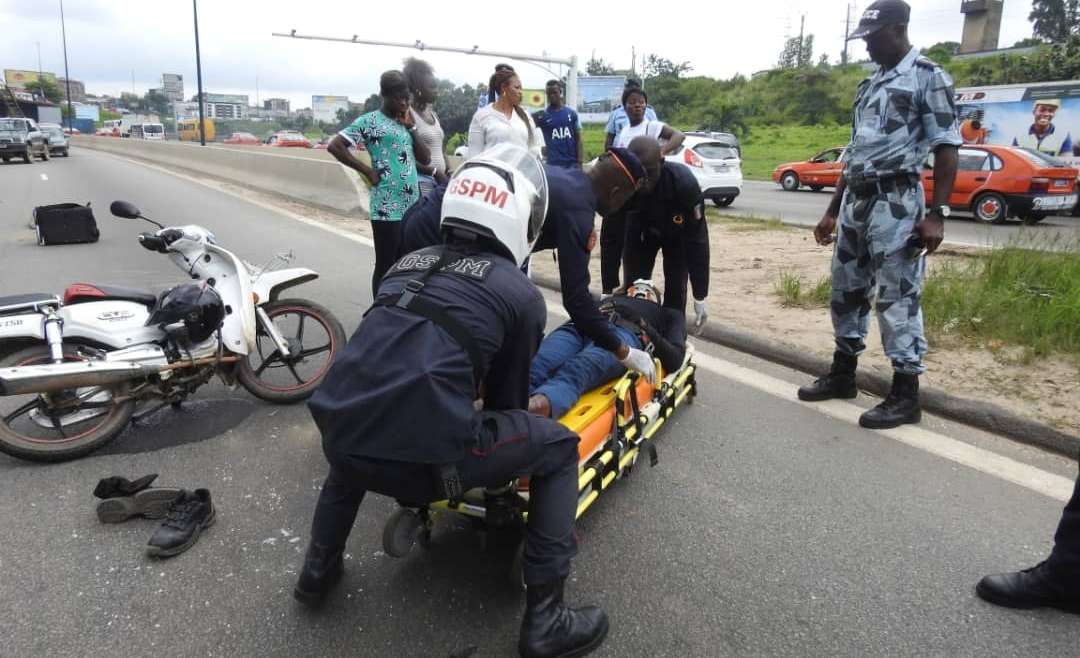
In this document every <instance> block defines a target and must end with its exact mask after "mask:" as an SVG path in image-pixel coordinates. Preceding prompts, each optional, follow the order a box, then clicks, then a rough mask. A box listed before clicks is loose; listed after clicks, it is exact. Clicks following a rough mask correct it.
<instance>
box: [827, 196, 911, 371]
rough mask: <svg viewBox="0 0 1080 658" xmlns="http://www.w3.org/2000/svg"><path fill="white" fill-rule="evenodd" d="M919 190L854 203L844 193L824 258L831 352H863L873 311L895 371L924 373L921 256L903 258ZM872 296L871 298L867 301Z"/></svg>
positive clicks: (856, 353) (906, 255) (907, 254)
mask: <svg viewBox="0 0 1080 658" xmlns="http://www.w3.org/2000/svg"><path fill="white" fill-rule="evenodd" d="M923 199H924V197H923V189H922V185H918V186H916V187H912V188H909V189H908V190H907V191H905V192H900V191H895V190H894V191H892V192H889V193H888V194H879V195H877V196H875V197H869V198H862V199H855V197H854V196H853V195H852V194H851V193H850V191H849V192H847V193H845V195H844V201H843V204H842V205H841V210H840V230H839V232H838V235H837V240H836V248H835V250H834V251H833V259H832V299H831V304H830V307H831V311H832V323H833V333H834V335H835V336H836V349H837V350H838V351H840V352H842V353H845V354H852V355H858V354H861V353H862V352H863V351H864V350H865V349H866V343H865V341H866V335H867V333H868V332H869V330H870V309H871V306H872V305H873V306H874V310H875V311H876V312H877V318H878V325H879V327H880V329H881V342H882V344H883V346H884V348H885V355H886V356H888V357H889V359H890V360H891V361H892V365H893V369H894V370H895V371H896V372H900V373H904V374H911V375H918V374H922V373H923V372H924V371H925V370H926V368H925V367H924V366H923V363H922V358H923V355H925V354H926V348H927V345H926V338H925V337H924V335H923V315H922V308H921V305H920V303H919V302H920V299H921V296H922V280H923V275H924V273H925V268H926V257H925V256H923V255H920V254H912V253H910V251H909V249H908V246H907V240H908V236H909V235H911V231H912V228H913V227H914V226H915V224H916V223H917V222H919V221H921V220H922V218H923V214H924V212H925V206H924V201H923ZM875 298H876V301H875Z"/></svg>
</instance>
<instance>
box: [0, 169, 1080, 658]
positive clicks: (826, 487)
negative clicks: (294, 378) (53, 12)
mask: <svg viewBox="0 0 1080 658" xmlns="http://www.w3.org/2000/svg"><path fill="white" fill-rule="evenodd" d="M42 175H44V176H46V177H47V179H48V180H44V179H43V178H42ZM117 198H123V199H127V200H129V201H132V202H134V203H136V204H137V205H139V206H140V207H141V208H142V209H143V211H144V212H145V213H146V214H147V215H149V216H151V217H153V218H155V219H157V220H159V221H161V222H163V223H166V224H169V223H173V224H180V223H200V224H203V225H205V226H207V227H209V228H211V229H212V230H213V231H214V232H215V233H216V234H217V237H218V239H219V242H220V243H221V244H223V245H225V246H227V247H229V248H231V249H234V250H235V251H237V252H238V253H239V254H240V255H241V256H243V257H245V258H247V259H249V260H252V261H254V262H259V261H260V260H261V259H264V258H265V257H268V256H269V255H271V254H273V253H275V252H277V251H280V250H283V249H290V248H291V249H293V250H294V252H295V254H296V255H297V259H298V260H297V264H299V265H306V266H311V267H314V268H315V269H317V270H319V271H320V272H321V273H322V275H323V276H322V278H321V279H319V280H318V281H317V282H314V283H313V284H309V285H308V286H305V287H303V288H300V289H299V290H298V291H296V292H297V293H298V294H301V295H303V296H309V297H311V298H313V299H315V300H317V301H319V302H320V303H322V304H325V305H327V306H328V307H330V308H331V309H332V310H333V311H334V312H335V313H336V314H338V316H339V317H340V318H341V319H342V320H343V321H344V323H345V324H346V327H347V329H348V330H350V331H351V330H352V329H353V328H354V327H355V326H356V324H357V322H358V321H359V318H360V314H361V312H362V310H363V308H364V307H365V306H366V304H367V303H369V302H370V299H369V296H368V292H367V287H368V286H367V281H368V277H369V275H370V267H371V262H372V254H371V251H370V249H368V248H367V247H365V246H362V245H360V244H358V243H356V242H354V241H350V240H348V239H346V238H344V237H342V236H341V235H339V234H336V233H333V232H328V231H323V230H321V229H319V228H315V227H312V226H310V225H307V224H302V223H299V222H297V221H294V220H293V219H291V218H289V217H287V216H285V215H282V214H279V213H276V212H272V211H268V210H266V209H264V208H261V207H257V206H254V205H251V204H250V203H248V202H246V201H243V200H241V199H238V198H235V197H233V196H230V195H227V194H225V193H222V192H218V191H216V190H212V189H209V188H207V187H204V186H201V185H198V184H196V183H193V182H190V181H187V180H182V179H178V178H175V177H172V176H170V175H167V174H164V173H161V172H159V171H156V170H153V169H149V168H146V167H144V166H141V165H138V164H134V163H131V162H128V161H124V160H120V159H117V158H114V157H112V156H108V155H105V154H100V153H92V152H85V151H74V152H73V154H72V157H71V158H70V159H67V160H63V159H58V160H53V161H52V162H50V163H48V164H45V165H39V164H34V165H29V166H27V165H8V166H0V200H2V205H0V295H6V294H14V293H19V292H30V291H60V290H62V289H63V288H64V287H65V286H66V285H67V284H68V283H70V282H72V281H90V282H98V283H119V284H128V285H143V286H146V287H149V288H152V289H156V290H160V289H161V288H163V287H165V286H167V285H169V284H171V283H176V282H180V281H181V280H182V276H181V275H180V273H179V272H178V271H176V270H174V269H172V265H171V264H170V263H169V262H168V261H167V260H166V259H165V258H163V257H161V256H159V255H157V254H152V253H150V252H146V251H143V250H142V249H140V248H139V247H138V246H137V245H136V244H135V241H134V240H135V235H136V234H137V233H138V232H140V231H142V230H143V229H144V225H143V224H141V223H138V222H130V221H123V220H116V219H113V218H110V217H109V216H108V214H107V211H106V208H107V206H108V203H109V202H110V201H112V200H113V199H117ZM60 201H80V202H84V201H91V202H92V203H93V205H94V207H95V208H97V209H98V212H97V215H98V220H99V223H100V225H101V230H102V240H101V242H99V243H98V244H94V245H80V246H70V247H50V248H40V247H37V246H35V245H34V241H33V234H32V232H31V231H28V230H27V229H26V224H27V221H28V220H29V218H30V210H31V208H32V207H33V206H34V205H39V204H45V203H53V202H60ZM549 299H550V298H549ZM549 308H550V309H552V315H551V321H552V324H553V325H554V324H555V323H558V322H561V321H562V316H561V315H559V313H558V310H557V303H549ZM698 347H699V351H700V353H701V358H700V363H701V365H702V371H701V373H700V375H699V382H700V396H699V398H698V401H697V403H696V404H694V405H693V406H690V407H686V408H684V409H681V410H680V411H679V412H678V413H677V414H676V415H675V416H674V418H673V421H672V422H671V423H669V424H668V425H667V426H666V427H665V428H664V429H663V430H662V431H661V435H660V440H659V449H660V463H659V465H658V466H657V467H655V468H651V469H650V468H647V467H645V466H644V465H642V466H639V467H638V468H637V469H636V471H635V472H634V474H633V477H631V478H629V479H628V480H625V481H621V482H619V483H617V485H616V486H615V487H614V488H613V489H612V490H611V492H610V494H609V495H606V496H605V497H604V498H602V499H601V500H600V501H598V503H597V504H596V505H594V506H593V508H592V509H591V510H590V511H589V513H588V514H587V515H586V516H585V517H584V518H583V519H582V520H581V522H580V523H579V525H578V536H579V540H580V553H579V556H578V558H577V560H576V561H575V570H574V573H573V577H572V581H571V582H570V583H569V584H568V597H569V599H570V600H571V601H573V602H596V603H599V604H602V605H603V606H604V607H605V608H606V609H607V611H608V612H609V614H610V615H611V620H612V631H611V635H610V637H609V639H608V641H607V643H606V644H605V645H604V647H603V648H602V650H601V651H599V652H598V653H597V654H596V655H600V656H791V657H804V656H860V657H861V656H943V655H948V656H953V657H959V656H987V655H993V656H1025V657H1026V656H1047V657H1049V656H1075V655H1076V647H1077V646H1080V623H1078V618H1077V617H1075V616H1071V615H1067V614H1064V613H1058V612H1051V611H1033V612H1017V611H1009V610H1003V609H998V608H995V607H993V606H990V605H987V604H984V603H983V602H982V601H980V600H978V599H977V598H976V597H975V596H974V595H973V592H972V587H973V585H974V583H975V581H976V580H977V579H978V578H979V577H980V576H981V575H983V574H984V573H987V572H990V571H1000V570H1012V569H1016V568H1021V567H1026V566H1030V565H1032V564H1034V563H1035V562H1037V561H1039V560H1041V559H1042V558H1043V557H1045V555H1046V554H1047V552H1048V551H1049V548H1050V546H1051V536H1052V532H1053V529H1054V527H1055V525H1056V522H1057V519H1058V517H1059V514H1060V510H1061V507H1062V498H1063V496H1065V495H1066V492H1067V490H1068V489H1069V488H1070V487H1071V481H1072V479H1073V478H1074V477H1075V474H1076V470H1075V469H1076V466H1075V464H1074V463H1071V462H1070V461H1069V460H1066V459H1063V458H1060V457H1056V456H1053V455H1049V454H1047V453H1044V452H1040V451H1038V450H1035V449H1031V448H1028V447H1024V446H1020V445H1018V444H1014V443H1013V442H1011V441H1008V440H1005V439H1001V438H999V437H993V436H989V435H985V434H982V433H979V432H975V431H973V430H970V429H967V428H964V427H961V426H958V425H955V424H952V423H948V422H945V421H942V420H940V419H936V418H929V417H928V418H927V419H926V421H925V422H924V424H923V426H922V427H921V428H920V429H917V430H916V429H912V430H905V431H902V432H893V433H888V434H885V433H872V432H868V431H864V430H861V429H859V428H858V427H857V426H855V425H854V424H853V422H852V418H854V417H855V415H857V413H858V412H859V406H860V405H861V406H863V407H865V406H867V405H869V404H871V402H872V401H871V400H868V399H865V396H862V397H861V398H860V399H859V400H856V401H855V402H856V403H857V405H856V404H851V403H847V402H834V403H829V404H827V405H822V406H817V407H813V406H809V405H804V404H800V403H797V402H795V401H793V398H794V388H795V385H796V384H797V383H798V382H801V381H804V380H805V379H806V378H805V377H803V376H801V375H799V374H797V373H793V372H790V371H787V370H785V369H782V368H778V367H775V366H772V365H769V364H766V363H764V362H760V361H757V360H754V359H750V358H748V357H745V356H743V355H740V354H737V353H733V352H730V351H727V350H723V349H720V348H717V347H715V346H710V345H704V344H699V345H698ZM402 412H403V413H413V412H414V411H412V410H402ZM944 455H948V456H947V457H946V456H944ZM150 472H157V473H161V478H160V483H161V484H163V485H179V486H185V487H196V486H207V487H209V488H210V489H211V490H212V492H213V495H214V501H215V504H216V506H217V513H218V517H217V523H216V524H215V525H214V526H213V527H211V528H210V529H209V530H208V531H207V532H206V533H205V534H204V535H203V537H202V539H201V540H200V541H199V543H198V544H197V545H195V546H194V547H193V548H192V549H191V550H189V551H188V552H187V553H184V554H183V555H180V556H178V557H175V558H172V559H169V560H165V561H156V560H152V559H150V558H148V557H146V556H145V555H144V553H143V545H144V543H145V541H146V539H147V538H148V537H149V535H150V534H151V532H152V531H153V529H154V527H155V524H154V522H152V521H146V520H132V521H129V522H127V523H125V524H121V525H113V526H106V525H101V524H99V523H98V522H97V520H96V517H95V516H94V513H93V509H94V499H93V498H92V497H91V494H90V492H91V491H92V489H93V487H94V485H95V483H96V482H97V480H98V479H99V478H102V477H106V476H109V475H125V476H128V477H134V476H139V475H142V474H145V473H150ZM325 472H326V468H325V462H324V460H323V457H322V455H321V452H320V448H319V439H318V436H317V433H316V431H315V428H314V426H313V424H312V423H311V421H310V419H309V417H308V414H307V412H306V410H305V408H304V407H303V406H293V407H274V406H271V405H267V404H264V403H261V402H259V401H257V400H255V399H254V398H251V397H250V396H248V395H247V394H245V393H244V392H242V391H236V392H229V391H227V390H225V389H224V388H222V387H220V386H217V385H215V386H211V387H207V388H205V389H203V390H202V391H200V392H199V394H198V395H197V396H196V397H195V398H194V399H193V400H192V401H191V402H190V403H188V404H186V405H185V407H184V408H183V409H182V410H180V411H173V410H165V411H163V412H160V413H159V414H158V415H156V416H154V417H152V418H150V419H149V420H148V421H146V422H144V423H143V424H141V425H139V426H136V427H133V428H132V429H130V430H128V431H127V432H125V433H124V434H123V435H122V436H121V437H119V438H118V439H117V440H116V441H115V442H114V443H113V444H111V445H110V446H109V447H108V448H107V449H105V450H102V451H100V452H99V453H96V454H94V455H92V456H90V457H87V458H84V459H81V460H79V461H75V462H69V463H65V464H55V465H38V464H31V463H26V462H21V461H17V460H14V459H9V458H7V457H3V456H0V481H2V482H3V483H4V486H3V487H2V489H0V518H2V519H3V533H2V535H0V601H2V602H3V613H4V619H3V622H4V623H3V627H4V640H3V643H2V648H0V654H2V655H4V656H5V657H6V656H13V657H14V656H90V655H94V656H101V655H125V656H150V655H153V656H202V655H206V656H222V655H225V656H297V655H324V656H439V657H446V656H452V655H453V656H509V655H513V654H514V648H515V643H516V635H517V628H518V620H519V615H520V611H521V607H522V605H523V598H522V596H521V594H520V593H518V592H514V591H511V590H510V589H509V588H508V587H507V586H506V584H505V582H506V578H505V571H506V568H507V565H508V558H507V557H506V556H504V555H500V554H497V553H495V552H491V551H487V550H485V548H484V546H483V543H482V541H481V538H480V537H478V536H477V535H476V534H474V533H473V532H471V531H470V530H468V529H467V528H465V527H461V526H457V525H443V526H441V527H439V528H437V530H436V535H435V538H434V544H433V546H432V547H431V549H430V550H428V551H420V550H416V551H414V552H413V553H412V554H411V555H410V556H408V557H407V558H405V559H401V560H394V559H391V558H389V557H387V556H385V555H384V554H383V553H382V552H381V549H380V543H379V537H380V532H381V528H382V523H383V521H384V520H385V519H386V518H387V516H388V515H389V514H390V513H391V512H392V510H393V508H394V506H393V504H392V503H391V502H390V501H388V500H385V499H380V498H379V497H377V496H372V497H370V498H369V499H368V500H367V501H365V504H364V507H363V508H362V509H361V513H360V516H359V518H358V519H357V523H356V527H355V530H354V532H353V536H352V538H351V539H350V543H349V547H348V551H349V552H348V556H347V560H346V568H347V574H346V576H345V579H344V581H343V583H342V585H341V586H340V587H339V588H338V589H337V590H336V591H335V592H334V594H333V595H332V596H331V597H330V599H329V601H328V603H327V606H326V607H325V609H323V610H322V611H320V612H316V613H312V612H309V611H306V610H303V609H301V608H300V607H298V606H297V605H296V604H294V602H293V601H292V599H291V597H290V591H291V588H292V585H293V582H294V580H295V578H296V574H297V572H298V570H299V568H300V565H301V561H302V555H303V549H304V546H305V544H306V541H307V533H308V524H309V523H310V519H311V513H312V510H313V506H314V502H315V499H316V497H317V495H318V490H319V486H320V483H321V479H322V477H323V476H324V475H325ZM1033 477H1034V480H1039V482H1041V484H1040V483H1039V482H1035V481H1034V480H1033V479H1032V478H1033ZM1018 482H1019V483H1023V482H1027V483H1028V484H1026V485H1022V484H1017V483H1018Z"/></svg>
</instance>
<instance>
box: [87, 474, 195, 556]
mask: <svg viewBox="0 0 1080 658" xmlns="http://www.w3.org/2000/svg"><path fill="white" fill-rule="evenodd" d="M156 478H157V474H156V473H154V474H152V475H147V476H145V477H142V478H139V479H137V480H134V481H132V480H128V479H126V478H122V477H116V476H114V477H109V478H105V479H104V480H101V481H100V482H98V485H97V487H96V488H95V489H94V496H96V497H98V498H101V499H102V500H101V502H99V503H98V505H97V515H98V519H99V520H101V522H102V523H122V522H124V521H127V520H128V519H130V518H132V517H134V516H142V517H145V518H148V519H165V520H164V521H162V523H161V525H160V526H158V528H157V530H155V531H154V534H153V535H152V536H151V537H150V541H149V542H147V545H146V553H147V554H148V555H150V556H152V557H172V556H173V555H179V554H180V553H183V552H184V551H186V550H187V549H189V548H191V547H192V546H193V545H194V544H195V542H196V541H198V540H199V535H201V534H202V531H203V530H205V529H206V528H208V527H210V526H211V525H212V524H213V523H214V518H215V511H214V503H213V501H212V500H211V498H210V491H209V490H208V489H195V490H194V491H188V490H186V489H176V488H171V487H151V486H150V484H151V483H152V482H153V481H154V480H155V479H156Z"/></svg>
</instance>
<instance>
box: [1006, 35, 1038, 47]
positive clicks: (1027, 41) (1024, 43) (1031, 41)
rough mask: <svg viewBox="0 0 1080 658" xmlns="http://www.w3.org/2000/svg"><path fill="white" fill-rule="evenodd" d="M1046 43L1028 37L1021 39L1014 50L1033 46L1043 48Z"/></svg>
mask: <svg viewBox="0 0 1080 658" xmlns="http://www.w3.org/2000/svg"><path fill="white" fill-rule="evenodd" d="M1043 43H1045V42H1044V41H1043V40H1042V39H1036V38H1035V37H1028V38H1027V39H1021V40H1019V41H1017V42H1016V43H1014V44H1013V45H1012V46H1011V47H1012V48H1031V47H1032V46H1041V45H1043Z"/></svg>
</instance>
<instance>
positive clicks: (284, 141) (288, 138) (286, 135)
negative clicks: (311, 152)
mask: <svg viewBox="0 0 1080 658" xmlns="http://www.w3.org/2000/svg"><path fill="white" fill-rule="evenodd" d="M266 143H267V145H269V146H282V147H292V148H304V149H309V148H311V142H310V141H308V138H307V137H304V136H303V135H302V134H300V133H298V132H296V131H293V130H281V131H278V132H276V133H274V134H273V135H270V137H268V138H267V140H266Z"/></svg>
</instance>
